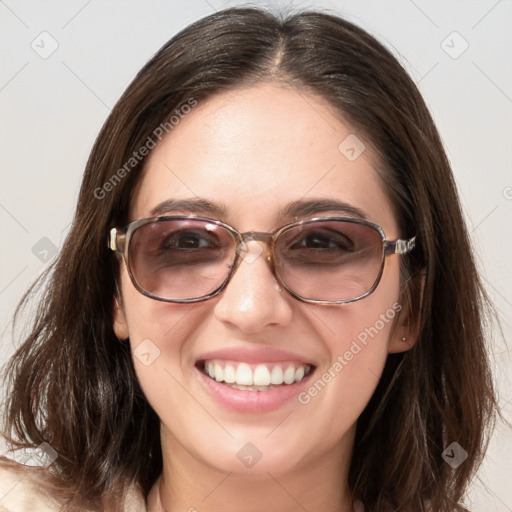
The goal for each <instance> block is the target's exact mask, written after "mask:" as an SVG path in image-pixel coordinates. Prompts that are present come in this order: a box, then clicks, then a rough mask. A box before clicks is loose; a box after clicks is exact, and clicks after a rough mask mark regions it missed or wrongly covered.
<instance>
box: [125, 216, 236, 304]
mask: <svg viewBox="0 0 512 512" xmlns="http://www.w3.org/2000/svg"><path fill="white" fill-rule="evenodd" d="M235 245H236V243H235V239H234V237H233V236H232V234H231V232H230V231H228V230H227V229H226V228H224V227H222V226H219V225H217V224H214V223H212V222H206V221H202V220H194V219H177V220H166V221H160V222H153V223H151V224H145V225H144V226H142V227H140V228H138V229H137V230H136V231H135V232H134V233H133V234H132V237H131V240H130V247H129V261H130V267H131V271H132V274H133V277H134V279H135V281H136V282H137V284H138V285H139V287H140V288H142V289H143V290H144V291H146V292H148V293H150V294H151V295H154V296H156V297H159V298H163V299H191V298H198V297H202V296H204V295H208V294H210V293H212V292H214V291H215V290H217V289H218V288H219V287H220V286H221V285H222V284H223V283H224V280H225V279H226V277H227V276H228V274H229V270H230V267H231V265H232V264H233V261H234V256H235Z"/></svg>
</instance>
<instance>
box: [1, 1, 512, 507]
mask: <svg viewBox="0 0 512 512" xmlns="http://www.w3.org/2000/svg"><path fill="white" fill-rule="evenodd" d="M242 3H244V2H240V1H231V2H226V1H221V0H193V1H189V2H187V3H186V4H185V3H181V2H177V1H165V2H164V1H155V0H152V1H146V2H143V1H124V2H122V1H100V0H89V1H87V0H72V1H70V0H67V1H59V2H57V1H46V2H41V1H22V0H5V1H2V0H0V52H1V66H0V119H1V124H0V126H1V137H0V159H1V160H0V162H1V165H0V169H1V180H2V181H1V187H0V229H1V231H0V233H1V241H2V242H1V256H0V257H1V260H0V319H1V326H2V331H1V332H2V341H1V345H0V347H1V350H0V363H1V362H3V361H5V360H6V358H7V357H8V356H9V355H10V354H11V353H12V351H13V350H14V347H15V344H16V342H15V341H13V339H12V337H11V332H10V319H11V316H12V313H13V310H14V307H15V304H16V302H17V301H18V300H19V298H20V297H21V295H22V293H23V292H24V291H25V290H26V289H27V287H28V285H29V284H30V283H31V282H32V281H33V279H34V278H35V277H36V276H37V275H38V274H39V273H40V272H41V271H42V270H44V268H45V266H46V265H47V264H48V261H49V260H50V259H51V257H52V256H53V255H54V254H55V251H56V250H58V247H59V246H60V245H61V244H62V242H63V240H64V238H65V236H66V233H67V229H68V227H69V223H70V221H71V218H72V214H73V211H74V206H75V202H76V198H77V193H78V188H79V184H80V179H81V175H82V172H83V169H84V166H85V162H86V159H87V156H88V153H89V151H90V149H91V146H92V143H93V141H94V139H95V136H96V134H97V133H98V131H99V129H100V127H101V125H102V123H103V121H104V120H105V118H106V117H107V115H108V113H109V111H110V108H111V107H112V106H113V105H114V103H115V102H116V100H117V99H118V97H119V96H120V94H121V93H122V91H123V90H124V89H125V87H126V86H127V85H128V83H129V82H130V81H131V79H132V78H133V77H134V75H135V73H136V72H137V70H138V69H139V68H140V67H141V66H142V65H143V64H144V63H145V62H146V60H147V59H148V58H149V57H150V56H151V55H152V54H153V53H154V52H155V51H156V50H157V49H158V48H159V47H160V46H161V45H162V44H163V43H164V42H165V41H167V40H168V39H169V38H170V37H171V36H172V35H173V34H175V33H176V32H177V31H178V30H179V29H181V28H183V27H185V26H186V25H187V24H189V23H190V22H192V21H195V20H197V19H198V18H199V17H202V16H204V15H207V14H210V13H213V12H214V11H215V10H219V9H221V8H224V7H227V6H233V5H241V4H242ZM252 4H253V5H254V4H264V5H270V3H269V2H252ZM273 5H279V6H281V7H292V8H295V7H311V8H315V7H316V8H318V7H322V8H328V9H332V10H334V11H336V12H339V13H341V14H344V15H345V16H346V17H347V18H348V19H349V20H352V21H354V22H356V23H357V24H359V25H360V26H362V27H363V28H366V29H367V30H369V31H370V32H371V33H372V34H374V35H375V36H376V37H378V38H379V39H380V40H381V41H382V42H384V44H386V45H387V46H388V47H389V48H391V49H392V51H393V52H394V53H395V54H396V55H397V56H398V57H399V59H400V60H401V62H402V63H403V64H404V65H405V66H406V68H407V69H408V70H409V71H410V73H411V75H412V77H413V78H414V79H415V81H416V82H417V83H418V85H419V88H420V90H421V92H422V94H423V95H424V97H425V99H426V101H427V103H428V105H429V107H430V109H431V111H432V113H433V116H434V118H435V120H436V122H437V125H438V127H439V130H440V132H441V135H442V137H443V140H444V142H445V145H446V148H447V152H448V156H449V158H450V160H451V162H452V165H453V169H454V172H455V176H456V180H457V183H458V186H459V190H460V194H461V198H462V203H463V206H464V210H465V214H466V217H467V223H468V227H469V230H470V232H471V236H472V239H473V242H474V246H475V250H476V253H477V258H478V262H479V265H480V266H481V269H482V272H483V276H484V279H485V282H486V284H487V287H488V291H489V294H490V296H491V298H492V299H493V300H494V302H495V304H496V306H497V309H498V311H499V313H500V315H501V318H502V322H503V331H504V332H503V334H499V333H498V332H495V335H494V338H493V342H492V343H493V359H494V362H495V368H496V380H497V382H498V384H499V391H500V396H499V399H500V405H501V408H502V412H503V415H504V417H505V418H506V419H507V420H508V421H512V386H511V381H510V377H508V376H507V374H508V375H510V374H511V370H512V363H511V354H512V353H511V347H510V344H508V345H507V343H506V342H505V341H504V340H507V339H510V332H511V329H510V318H511V309H512V293H511V289H512V286H511V284H512V271H511V266H510V254H511V253H512V237H511V222H510V220H511V213H512V173H511V172H510V170H511V168H512V167H511V163H512V153H511V151H510V146H511V144H512V123H511V120H512V59H511V57H510V52H511V49H512V30H511V29H510V27H512V2H511V1H510V0H499V1H495V0H487V1H462V0H459V1H454V0H451V1H446V0H443V1H425V0H424V1H420V0H396V1H365V2H363V1H359V2H357V1H354V0H351V1H336V2H335V1H331V2H328V1H313V2H309V3H305V2H302V1H295V2H274V3H273ZM454 32H456V33H454ZM466 47H467V48H466ZM507 255H508V256H507ZM77 300H80V299H79V297H77ZM455 441H456V440H455ZM511 481H512V432H511V430H510V429H509V428H506V427H505V426H504V425H503V424H501V423H499V424H498V428H497V430H496V432H495V435H494V436H493V438H492V440H491V445H490V450H489V452H488V455H487V457H486V460H485V463H484V466H483V467H482V469H481V470H480V471H479V473H478V475H477V477H476V479H475V481H474V484H473V486H472V491H471V494H470V496H469V500H468V504H469V505H470V508H471V509H472V510H473V511H474V512H494V511H499V512H508V511H512V486H511V485H510V484H511Z"/></svg>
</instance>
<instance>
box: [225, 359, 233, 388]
mask: <svg viewBox="0 0 512 512" xmlns="http://www.w3.org/2000/svg"><path fill="white" fill-rule="evenodd" d="M224 382H227V383H228V384H232V383H233V382H236V372H235V368H234V367H233V365H231V364H227V365H226V366H224Z"/></svg>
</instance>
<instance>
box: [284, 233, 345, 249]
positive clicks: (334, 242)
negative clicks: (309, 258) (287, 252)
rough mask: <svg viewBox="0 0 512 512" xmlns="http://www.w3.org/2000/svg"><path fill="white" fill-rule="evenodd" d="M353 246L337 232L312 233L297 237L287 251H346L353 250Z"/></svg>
mask: <svg viewBox="0 0 512 512" xmlns="http://www.w3.org/2000/svg"><path fill="white" fill-rule="evenodd" d="M353 246H354V244H353V243H352V241H351V240H350V239H349V238H347V237H346V236H345V235H344V234H343V233H341V232H338V231H333V230H329V231H313V232H311V233H307V234H304V235H302V236H300V237H299V236H297V237H296V239H295V240H294V242H293V244H291V245H290V247H289V249H312V250H315V249H318V250H322V249H327V250H328V249H331V250H335V249H337V250H346V251H349V250H351V249H352V248H353Z"/></svg>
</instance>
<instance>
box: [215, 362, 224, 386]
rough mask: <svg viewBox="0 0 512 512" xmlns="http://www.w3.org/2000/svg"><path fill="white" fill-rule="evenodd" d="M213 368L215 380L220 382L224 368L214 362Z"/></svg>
mask: <svg viewBox="0 0 512 512" xmlns="http://www.w3.org/2000/svg"><path fill="white" fill-rule="evenodd" d="M213 368H214V370H215V380H217V381H219V382H221V381H223V380H224V370H223V369H222V366H221V365H220V364H219V363H215V364H214V365H213Z"/></svg>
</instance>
